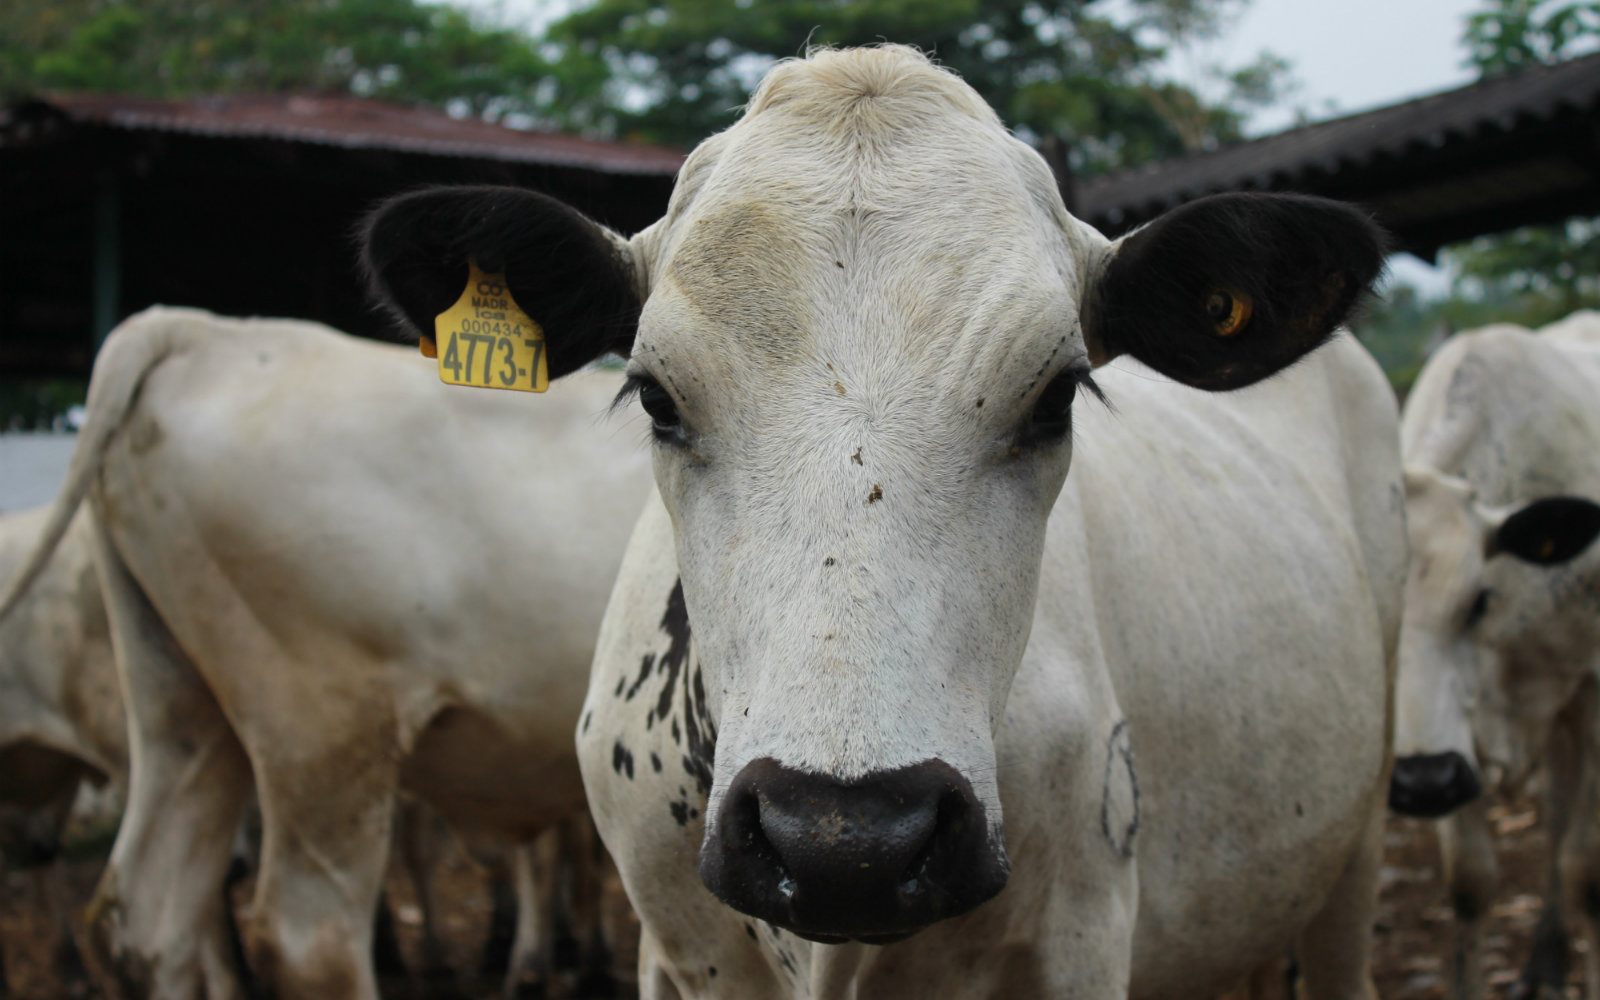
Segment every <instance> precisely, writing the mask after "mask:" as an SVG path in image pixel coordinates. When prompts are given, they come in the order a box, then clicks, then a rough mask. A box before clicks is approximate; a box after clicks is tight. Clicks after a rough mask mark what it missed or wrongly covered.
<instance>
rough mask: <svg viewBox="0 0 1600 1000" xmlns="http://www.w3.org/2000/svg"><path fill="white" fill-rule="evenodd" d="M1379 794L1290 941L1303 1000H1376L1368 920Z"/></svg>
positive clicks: (1379, 828)
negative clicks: (1321, 899)
mask: <svg viewBox="0 0 1600 1000" xmlns="http://www.w3.org/2000/svg"><path fill="white" fill-rule="evenodd" d="M1383 820H1384V809H1383V805H1382V800H1375V801H1374V803H1373V807H1372V809H1371V810H1370V813H1369V816H1368V819H1367V828H1366V831H1365V833H1364V834H1363V836H1362V838H1361V842H1360V845H1359V846H1358V847H1357V849H1356V851H1355V853H1354V854H1353V855H1352V856H1351V858H1350V860H1349V862H1347V864H1346V866H1345V870H1344V873H1343V874H1341V875H1340V876H1339V880H1338V881H1337V882H1335V883H1334V886H1333V891H1332V892H1330V893H1329V894H1328V899H1327V902H1325V903H1324V904H1323V906H1322V909H1321V910H1320V911H1318V913H1317V915H1316V916H1315V917H1313V918H1312V919H1311V922H1310V923H1309V924H1307V925H1306V927H1305V929H1304V930H1303V931H1301V932H1300V936H1299V938H1298V939H1297V941H1296V942H1295V948H1294V953H1295V958H1296V960H1297V962H1298V966H1299V970H1300V990H1299V994H1300V996H1301V997H1303V998H1305V1000H1377V996H1378V994H1377V990H1376V989H1374V987H1373V985H1372V922H1373V919H1374V918H1375V917H1376V916H1377V910H1378V872H1379V869H1380V868H1381V867H1382V863H1383Z"/></svg>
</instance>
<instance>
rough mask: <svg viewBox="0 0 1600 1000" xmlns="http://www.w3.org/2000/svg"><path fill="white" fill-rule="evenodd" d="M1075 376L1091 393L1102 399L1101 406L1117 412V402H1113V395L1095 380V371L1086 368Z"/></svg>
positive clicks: (1079, 383) (1081, 385)
mask: <svg viewBox="0 0 1600 1000" xmlns="http://www.w3.org/2000/svg"><path fill="white" fill-rule="evenodd" d="M1074 377H1075V378H1076V379H1077V381H1078V385H1079V386H1080V387H1082V388H1084V389H1087V390H1089V395H1091V396H1093V397H1094V398H1095V399H1098V400H1099V401H1100V405H1101V406H1104V407H1105V408H1106V409H1108V410H1110V411H1111V412H1112V413H1115V412H1117V408H1116V406H1115V404H1113V403H1112V402H1111V397H1110V396H1107V395H1106V391H1105V390H1104V389H1102V388H1100V383H1098V382H1096V381H1095V380H1094V375H1093V373H1091V372H1090V371H1089V370H1088V369H1084V370H1083V371H1081V372H1078V373H1076V374H1075V376H1074Z"/></svg>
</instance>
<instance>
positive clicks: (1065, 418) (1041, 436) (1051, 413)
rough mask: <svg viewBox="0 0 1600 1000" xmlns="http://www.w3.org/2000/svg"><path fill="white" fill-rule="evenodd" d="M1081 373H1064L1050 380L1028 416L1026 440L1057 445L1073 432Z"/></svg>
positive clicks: (1025, 432)
mask: <svg viewBox="0 0 1600 1000" xmlns="http://www.w3.org/2000/svg"><path fill="white" fill-rule="evenodd" d="M1081 377H1082V376H1080V375H1079V374H1078V373H1077V372H1074V371H1069V372H1062V373H1061V374H1060V375H1057V376H1056V377H1055V378H1053V379H1051V380H1050V384H1049V385H1047V386H1045V387H1044V392H1042V393H1040V394H1039V401H1038V402H1036V403H1034V404H1033V412H1032V413H1030V414H1029V415H1028V426H1027V428H1026V429H1025V431H1024V437H1025V438H1027V440H1029V441H1031V442H1040V443H1043V442H1047V441H1054V440H1058V439H1060V438H1062V437H1064V436H1065V435H1066V433H1067V431H1068V430H1070V429H1071V428H1072V401H1073V399H1074V398H1076V397H1077V395H1078V381H1079V379H1080V378H1081Z"/></svg>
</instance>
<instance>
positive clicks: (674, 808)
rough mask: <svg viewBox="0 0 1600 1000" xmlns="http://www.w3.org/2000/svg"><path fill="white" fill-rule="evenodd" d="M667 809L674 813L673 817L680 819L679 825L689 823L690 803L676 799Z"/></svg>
mask: <svg viewBox="0 0 1600 1000" xmlns="http://www.w3.org/2000/svg"><path fill="white" fill-rule="evenodd" d="M667 811H669V812H671V813H672V818H673V819H675V820H677V821H678V825H679V826H688V825H689V803H687V802H685V801H683V800H682V799H675V800H673V802H672V804H671V805H669V806H667Z"/></svg>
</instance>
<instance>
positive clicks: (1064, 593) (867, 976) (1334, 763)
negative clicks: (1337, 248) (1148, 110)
mask: <svg viewBox="0 0 1600 1000" xmlns="http://www.w3.org/2000/svg"><path fill="white" fill-rule="evenodd" d="M1119 367H1120V365H1119ZM1097 378H1098V379H1099V381H1100V382H1101V384H1102V386H1103V387H1104V388H1105V391H1106V394H1107V396H1108V398H1109V399H1110V400H1112V402H1113V403H1114V405H1115V407H1116V412H1115V413H1110V412H1108V411H1106V410H1104V409H1101V408H1097V407H1095V406H1094V405H1092V404H1091V405H1090V406H1088V407H1085V408H1084V409H1083V410H1082V411H1081V416H1082V420H1081V422H1080V423H1079V424H1078V431H1077V435H1078V440H1077V443H1076V445H1075V449H1076V455H1075V457H1074V460H1073V472H1072V474H1071V475H1070V476H1069V477H1068V480H1067V484H1066V487H1065V488H1064V489H1063V491H1062V495H1061V498H1060V499H1059V500H1058V501H1057V502H1056V505H1055V509H1054V512H1053V513H1052V516H1051V520H1050V530H1049V535H1048V540H1047V542H1046V549H1045V560H1044V568H1043V571H1042V573H1041V578H1040V587H1039V600H1038V606H1037V609H1036V611H1035V614H1034V619H1033V628H1032V638H1031V639H1030V640H1029V643H1028V650H1027V652H1026V653H1025V654H1024V656H1023V658H1022V665H1021V667H1020V669H1019V670H1018V673H1017V677H1016V680H1015V682H1014V685H1013V687H1012V691H1011V697H1010V699H1009V701H1008V702H1007V710H1006V715H1005V719H1004V722H1003V723H1002V725H1001V726H1000V727H999V730H998V733H997V736H996V750H995V757H996V759H997V761H998V764H999V773H998V784H999V788H1000V797H1001V801H1002V803H1003V804H1004V809H1005V817H1006V844H1007V848H1008V851H1009V853H1010V855H1011V859H1012V861H1011V864H1012V869H1013V872H1014V874H1013V877H1012V880H1011V882H1010V884H1009V885H1008V886H1007V888H1006V889H1005V890H1004V891H1003V892H1002V893H1001V894H1000V895H999V896H998V897H996V898H995V899H994V900H993V901H992V902H990V903H989V904H987V905H985V906H984V907H982V908H980V909H978V910H977V911H975V912H973V913H972V914H970V915H968V916H965V917H959V918H956V919H954V920H950V921H946V922H944V923H940V924H935V925H933V926H932V927H930V928H929V929H927V930H925V931H923V932H921V933H920V934H918V935H917V936H916V937H913V938H911V939H910V940H908V941H905V942H903V943H900V944H894V945H890V946H888V947H884V948H873V947H865V946H861V945H842V946H828V945H816V944H811V943H809V942H806V941H804V940H801V939H799V938H797V937H795V936H793V935H791V934H786V933H784V932H782V931H775V930H774V929H773V928H772V927H771V926H769V925H767V924H765V923H762V922H760V921H752V920H750V919H749V918H747V917H744V916H743V915H741V914H738V913H735V912H733V911H732V910H729V909H727V908H726V907H723V906H722V905H721V904H719V903H718V902H717V901H716V900H715V899H714V898H713V897H711V896H710V895H709V894H708V893H706V892H705V891H704V889H703V888H702V887H701V886H700V884H699V878H698V876H697V873H696V870H695V867H694V865H693V864H692V863H686V860H685V859H689V861H690V862H692V859H693V858H694V856H695V855H696V853H697V852H698V850H699V847H700V844H701V840H702V838H703V836H704V822H703V816H704V813H705V810H706V800H707V794H706V793H707V792H708V791H709V785H708V784H707V783H706V782H705V772H704V771H702V770H701V766H702V764H711V763H712V756H711V754H710V751H709V749H708V748H707V747H706V746H705V744H704V742H701V744H700V745H699V746H695V745H694V744H693V743H692V742H691V740H693V739H694V738H693V737H690V736H688V735H687V734H688V733H690V732H691V731H694V730H696V729H698V730H699V734H700V735H699V740H700V741H706V740H708V739H710V738H713V737H715V736H716V734H717V733H718V731H719V730H721V729H722V728H723V726H724V725H725V720H726V718H727V717H728V715H730V714H739V712H740V711H742V706H735V707H733V708H732V709H730V705H729V702H728V700H727V698H726V696H724V697H722V698H720V699H719V698H718V697H717V696H716V695H715V694H712V693H711V692H713V691H716V690H717V689H719V688H720V687H721V686H722V681H721V680H720V679H719V678H718V676H717V674H716V673H715V671H714V669H713V666H712V665H711V664H708V663H705V662H704V661H703V660H702V659H701V658H700V657H698V656H697V655H696V654H695V652H693V651H692V649H691V650H689V651H685V650H684V649H682V648H681V645H680V648H679V649H678V650H677V656H676V657H674V649H673V642H674V636H673V635H672V634H671V630H670V629H669V628H667V627H665V626H664V624H663V623H664V622H666V621H668V620H670V618H671V615H670V612H669V603H670V602H669V597H670V595H671V594H672V592H673V590H674V588H675V587H676V586H678V573H677V566H676V561H675V559H674V558H673V536H672V531H671V524H670V521H669V519H668V517H667V516H666V513H665V511H664V510H662V509H661V507H660V506H659V505H655V504H653V505H652V507H651V508H650V509H649V510H648V511H647V513H646V515H645V518H644V520H643V521H642V522H641V525H640V528H639V533H638V535H637V536H636V537H635V540H634V543H633V545H632V547H631V548H630V551H629V554H628V556H627V558H626V559H625V561H624V564H623V570H622V574H621V579H620V580H619V583H618V589H617V595H616V597H615V598H614V600H613V604H612V607H611V609H610V612H609V613H608V617H607V620H606V626H605V629H604V632H603V639H602V642H601V646H600V649H599V651H598V653H597V655H596V659H595V671H594V677H593V683H592V686H591V688H590V691H589V700H588V702H587V704H586V706H585V710H584V711H585V716H584V724H583V725H584V727H585V728H583V729H581V730H580V734H579V747H580V749H581V750H582V751H583V763H584V768H585V770H584V773H585V777H586V779H587V780H588V782H589V787H590V794H591V799H590V804H591V808H592V809H593V810H594V812H595V816H596V819H597V822H598V823H599V825H600V828H601V830H602V831H603V833H604V834H605V836H606V839H607V844H608V846H609V847H610V848H611V851H612V853H613V855H614V856H615V857H617V858H618V862H619V865H620V866H621V868H622V872H623V877H624V880H625V882H626V884H627V887H628V891H629V896H630V898H631V899H632V900H633V902H634V905H635V906H636V907H637V908H638V910H639V911H640V915H641V918H642V919H643V921H644V925H645V927H646V930H647V933H648V934H649V935H650V936H651V937H652V938H653V941H652V943H651V947H652V949H653V953H654V955H655V956H656V959H657V961H658V962H659V963H660V968H659V969H658V970H656V972H655V975H656V976H657V977H658V982H659V981H660V979H662V978H665V979H670V980H671V981H672V982H673V983H674V984H675V986H676V988H677V990H678V991H679V992H680V993H681V995H683V996H685V997H730V998H732V997H741V998H755V997H762V998H767V997H772V998H777V997H783V998H791V997H793V998H799V997H831V996H840V995H859V996H871V997H896V996H905V997H915V996H926V995H928V993H927V990H928V989H929V988H930V984H931V983H938V984H940V986H939V991H940V992H939V993H938V995H939V996H941V997H1002V996H1061V995H1077V994H1075V993H1074V992H1073V991H1074V990H1077V989H1082V990H1086V991H1087V992H1086V993H1084V994H1082V995H1093V996H1112V995H1121V994H1120V992H1119V990H1121V989H1123V988H1125V987H1122V986H1120V985H1119V984H1120V983H1123V982H1125V981H1126V980H1125V979H1124V978H1123V977H1125V976H1127V975H1128V974H1129V969H1130V968H1131V970H1132V991H1131V993H1129V995H1130V996H1133V997H1170V996H1204V995H1207V994H1208V991H1210V992H1211V993H1217V992H1221V991H1222V990H1224V989H1226V988H1227V987H1228V986H1230V985H1231V984H1232V982H1233V981H1234V980H1236V979H1238V978H1240V977H1242V976H1244V975H1245V974H1247V973H1248V972H1249V970H1250V968H1251V967H1252V966H1253V965H1255V964H1259V963H1260V962H1263V961H1266V960H1267V959H1269V958H1271V957H1273V956H1274V955H1276V954H1280V953H1281V952H1282V951H1283V950H1284V949H1286V948H1288V947H1290V946H1291V945H1292V944H1294V943H1295V942H1296V940H1297V935H1298V933H1299V932H1300V931H1302V930H1303V929H1304V928H1306V927H1307V926H1308V925H1309V924H1310V923H1311V922H1312V921H1313V919H1314V918H1315V917H1316V916H1317V915H1318V913H1319V911H1324V910H1326V909H1328V908H1330V904H1331V906H1332V907H1338V906H1348V907H1351V908H1352V909H1354V910H1357V911H1361V912H1368V911H1370V907H1371V903H1372V899H1371V891H1372V881H1371V880H1372V879H1373V878H1374V877H1375V873H1376V867H1375V866H1376V864H1377V851H1378V846H1377V844H1376V842H1375V841H1374V839H1373V834H1374V831H1375V829H1376V824H1377V823H1378V822H1379V820H1380V807H1381V793H1382V789H1383V780H1384V776H1385V774H1386V766H1387V764H1386V762H1387V756H1386V753H1385V746H1386V744H1387V739H1388V728H1387V727H1388V721H1387V720H1388V682H1387V679H1386V675H1385V663H1386V662H1388V659H1387V657H1388V656H1389V654H1390V653H1391V652H1392V643H1393V636H1394V631H1395V629H1396V628H1397V627H1398V614H1399V611H1398V587H1399V583H1400V579H1401V574H1402V572H1403V559H1404V546H1403V541H1402V539H1401V536H1400V530H1401V529H1400V522H1399V518H1398V509H1397V506H1396V505H1397V503H1398V499H1397V492H1396V491H1397V489H1398V487H1397V484H1396V483H1395V475H1396V471H1397V466H1396V462H1395V456H1394V453H1393V452H1394V449H1393V447H1392V446H1388V445H1387V443H1386V441H1385V436H1384V429H1385V426H1386V424H1391V425H1392V421H1393V415H1392V409H1393V404H1392V402H1391V401H1390V400H1389V399H1388V397H1387V395H1386V388H1385V386H1384V384H1383V381H1382V379H1381V376H1380V375H1379V374H1378V372H1377V371H1376V369H1375V367H1374V366H1373V364H1372V363H1371V361H1370V359H1369V358H1367V357H1365V356H1364V355H1363V352H1362V351H1361V349H1360V348H1359V347H1357V346H1356V345H1355V344H1354V343H1353V342H1352V341H1349V340H1341V341H1340V342H1338V343H1337V344H1335V345H1334V346H1333V347H1330V348H1329V349H1327V350H1326V351H1325V352H1324V353H1323V354H1319V355H1317V356H1316V357H1314V358H1313V359H1312V360H1311V361H1309V362H1307V363H1305V364H1303V365H1301V366H1300V367H1298V368H1296V369H1294V370H1292V371H1291V372H1289V373H1288V374H1286V375H1284V376H1281V377H1280V378H1279V379H1277V380H1275V381H1273V382H1271V383H1267V384H1265V385H1262V386H1258V387H1255V388H1253V389H1247V390H1243V391H1241V392H1239V393H1236V394H1233V395H1229V396H1225V397H1214V396H1207V395H1204V394H1200V393H1196V392H1194V391H1193V390H1190V389H1186V388H1183V387H1181V386H1176V385H1173V384H1171V383H1168V382H1164V381H1161V380H1159V379H1156V378H1154V377H1152V376H1151V375H1150V374H1149V373H1148V372H1147V371H1141V370H1137V369H1135V368H1133V366H1131V365H1130V366H1128V370H1123V371H1113V372H1107V373H1104V374H1102V375H1099V376H1097ZM1313 428H1315V429H1317V430H1316V432H1315V433H1312V430H1311V429H1313ZM1391 429H1392V427H1391ZM1311 440H1314V441H1315V445H1314V446H1308V441H1311ZM1308 609H1312V610H1308ZM1386 647H1391V648H1386ZM645 658H651V659H653V661H654V662H656V663H661V662H663V661H667V660H671V659H674V658H676V659H679V660H680V661H681V662H682V664H683V666H682V668H681V669H682V677H681V678H680V679H678V680H677V681H676V686H675V684H674V680H673V677H672V675H671V674H670V673H668V672H667V671H660V672H659V673H652V674H651V675H650V676H648V677H647V678H646V679H645V683H644V684H642V685H638V684H636V683H635V681H636V680H637V679H638V677H639V673H640V664H641V661H642V660H644V659H645ZM623 682H625V683H623ZM636 688H637V691H636V690H635V689H636ZM663 700H665V702H666V703H667V704H669V706H670V707H669V710H668V712H667V714H666V715H665V716H664V717H662V716H659V715H657V716H655V717H652V713H653V712H654V710H655V708H656V707H657V705H658V704H661V703H662V702H663ZM708 733H709V734H710V735H709V736H708V735H707V734H708ZM680 734H682V736H681V738H680ZM1130 748H1131V754H1130V753H1129V750H1130ZM697 754H698V755H701V756H700V757H699V759H697V757H696V755H697ZM619 757H620V758H622V759H623V760H624V761H625V762H630V763H627V766H619V765H618V759H619ZM657 760H660V761H662V762H663V766H662V767H661V768H660V769H657V768H656V767H655V766H654V763H653V762H655V761H657ZM647 761H648V762H651V763H650V764H649V765H648V766H647V763H646V762H647ZM1023 873H1027V874H1023ZM1341 879H1343V880H1344V884H1342V885H1341ZM1326 923H1333V921H1325V924H1326ZM1135 928H1136V933H1135ZM1328 930H1329V929H1328V927H1327V926H1323V927H1320V928H1319V929H1318V933H1314V934H1311V935H1307V938H1306V940H1305V942H1304V946H1305V947H1325V946H1327V945H1328V944H1329V942H1328V940H1327V935H1328ZM752 931H753V933H754V939H752V936H751V935H752ZM1339 933H1343V934H1345V935H1348V936H1349V938H1350V940H1346V941H1345V942H1344V943H1345V944H1347V945H1348V944H1354V943H1355V941H1354V939H1364V937H1365V935H1366V926H1365V925H1364V924H1358V925H1356V926H1347V927H1344V928H1342V929H1341V930H1340V931H1339ZM1319 935H1322V936H1321V937H1319ZM997 942H1003V943H1004V944H1003V945H1002V944H998V943H997ZM713 967H714V968H715V969H716V970H717V972H716V974H715V975H714V976H713V975H711V974H710V972H709V970H710V969H712V968H713ZM642 974H643V975H644V976H645V978H646V981H647V982H648V980H649V976H650V974H649V972H648V971H645V972H643V973H642ZM844 982H851V983H854V984H855V988H856V990H857V993H855V994H847V993H841V992H839V990H840V985H839V984H841V983H844ZM647 995H651V994H648V993H647ZM654 995H657V996H660V995H667V996H671V995H672V993H671V992H670V991H663V992H660V993H656V994H654ZM1318 995H1322V994H1318ZM1328 995H1357V994H1344V993H1330V994H1328Z"/></svg>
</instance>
